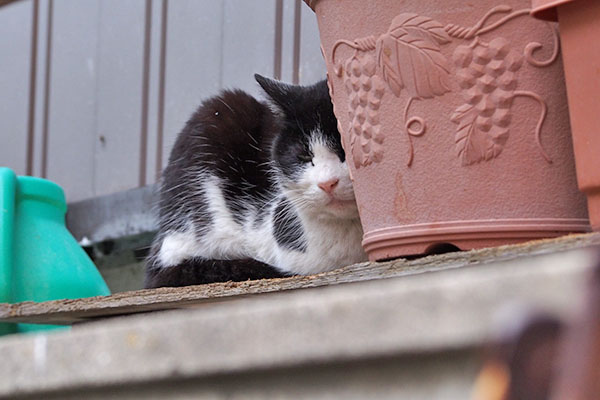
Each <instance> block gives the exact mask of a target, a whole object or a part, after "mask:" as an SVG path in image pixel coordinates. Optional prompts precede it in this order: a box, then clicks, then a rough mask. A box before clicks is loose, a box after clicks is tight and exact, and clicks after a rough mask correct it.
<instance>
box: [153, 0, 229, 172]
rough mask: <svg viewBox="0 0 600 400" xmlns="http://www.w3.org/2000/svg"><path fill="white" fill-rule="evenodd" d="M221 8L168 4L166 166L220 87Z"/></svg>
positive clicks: (204, 1)
mask: <svg viewBox="0 0 600 400" xmlns="http://www.w3.org/2000/svg"><path fill="white" fill-rule="evenodd" d="M222 6H223V3H222V1H214V0H176V1H169V10H168V19H167V21H168V22H167V26H168V29H167V42H166V46H167V53H166V54H167V64H166V76H165V110H164V127H163V132H164V140H163V149H164V150H163V153H162V163H163V166H165V165H166V164H167V161H168V157H169V152H170V149H171V147H172V146H173V142H174V141H175V138H176V137H177V134H178V133H179V131H180V130H181V128H183V125H184V124H185V122H186V121H187V120H188V118H189V117H190V115H191V114H192V112H193V111H194V110H195V109H196V107H198V105H199V104H200V102H201V101H202V99H204V98H206V97H208V96H212V95H214V94H216V93H217V92H218V90H219V88H220V76H221V43H222V32H221V21H222V20H223V7H222Z"/></svg>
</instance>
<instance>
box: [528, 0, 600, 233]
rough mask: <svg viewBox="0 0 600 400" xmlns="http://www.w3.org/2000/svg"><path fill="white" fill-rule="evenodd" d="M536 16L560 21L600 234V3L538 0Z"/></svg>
mask: <svg viewBox="0 0 600 400" xmlns="http://www.w3.org/2000/svg"><path fill="white" fill-rule="evenodd" d="M532 6H533V7H532V8H533V10H532V11H533V14H534V15H535V16H536V17H539V18H545V19H550V20H556V19H557V17H558V21H559V24H560V40H561V47H562V53H563V64H564V68H565V80H566V83H567V94H568V99H569V114H570V117H571V128H572V135H573V147H574V150H575V162H576V166H577V180H578V182H579V189H580V190H581V191H582V192H584V193H585V194H586V195H587V201H588V211H589V216H590V222H591V224H592V227H593V228H594V230H600V112H599V109H598V100H599V99H600V42H599V41H598V39H599V38H600V1H598V0H533V1H532Z"/></svg>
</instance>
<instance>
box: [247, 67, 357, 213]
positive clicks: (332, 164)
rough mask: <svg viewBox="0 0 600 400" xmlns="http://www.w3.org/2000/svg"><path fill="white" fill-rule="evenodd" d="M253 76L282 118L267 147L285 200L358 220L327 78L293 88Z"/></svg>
mask: <svg viewBox="0 0 600 400" xmlns="http://www.w3.org/2000/svg"><path fill="white" fill-rule="evenodd" d="M255 78H256V80H257V82H258V83H259V84H260V86H261V87H262V88H263V89H264V91H265V92H266V94H267V95H268V96H269V98H270V100H271V102H272V104H273V105H274V106H275V107H276V108H277V109H278V110H279V112H280V114H281V117H282V118H281V120H282V129H281V132H280V133H279V134H278V135H277V137H276V138H275V140H274V142H273V147H272V149H271V151H272V157H273V161H274V168H275V170H276V175H277V179H278V181H279V184H280V185H281V186H282V187H283V189H284V191H285V193H286V195H287V197H288V199H290V201H292V202H293V203H294V204H295V205H296V206H297V207H299V208H300V209H302V210H304V211H306V212H308V213H314V214H317V215H318V216H321V217H324V218H344V219H353V218H358V211H357V207H356V202H355V199H354V190H353V188H352V181H351V180H350V175H349V173H348V167H347V165H346V157H345V155H344V150H343V149H342V144H341V141H340V134H339V132H338V129H337V121H336V119H335V116H334V114H333V106H332V104H331V98H330V96H329V90H328V88H327V81H325V80H323V81H321V82H318V83H316V84H315V85H312V86H296V85H289V84H285V83H282V82H278V81H275V80H272V79H268V78H265V77H262V76H260V75H255Z"/></svg>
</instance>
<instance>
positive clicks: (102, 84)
mask: <svg viewBox="0 0 600 400" xmlns="http://www.w3.org/2000/svg"><path fill="white" fill-rule="evenodd" d="M297 2H298V0H294V1H291V0H283V2H282V3H281V5H282V13H281V21H280V22H281V24H280V25H278V26H279V29H278V32H276V22H277V21H276V4H277V0H261V1H247V0H148V4H150V7H151V9H150V10H151V14H150V15H149V17H150V18H149V19H148V21H146V13H145V11H146V8H145V7H146V4H147V3H146V0H127V1H123V0H87V1H81V0H53V2H52V5H53V12H52V14H51V15H50V14H49V9H50V7H49V5H50V1H49V0H40V1H39V5H40V8H39V18H38V26H37V28H38V29H37V31H38V35H37V36H36V37H37V54H36V56H37V63H36V71H35V75H34V76H35V82H36V85H35V87H34V88H33V89H35V90H34V91H33V92H32V93H33V94H34V95H35V96H34V97H31V98H30V95H29V90H30V87H31V86H30V84H31V81H32V80H31V79H30V78H31V77H30V71H32V70H31V69H30V61H31V58H32V52H31V43H32V37H31V32H32V28H33V27H32V15H33V8H32V4H33V1H32V0H23V1H21V2H17V3H15V4H12V5H9V6H6V7H3V8H2V9H1V10H0V51H1V53H0V54H2V58H1V60H2V61H3V62H1V63H0V90H1V92H0V139H1V140H2V143H3V145H0V164H2V165H8V166H10V167H12V168H14V169H15V170H16V171H17V172H18V173H25V172H26V168H27V150H28V147H27V146H28V143H27V135H28V128H29V126H31V127H32V129H33V130H32V132H33V136H32V137H33V139H34V140H33V142H31V149H33V153H32V155H33V160H32V162H33V163H32V166H33V172H34V174H36V175H39V176H41V175H44V172H45V168H44V166H46V167H47V171H46V172H47V177H48V178H49V179H52V180H54V181H56V182H57V183H59V184H60V185H61V186H63V188H64V189H65V190H66V192H67V196H68V199H69V201H74V200H80V199H84V198H89V197H94V196H98V195H102V194H107V193H112V192H117V191H121V190H125V189H129V188H133V187H137V186H138V185H139V184H140V183H152V182H154V181H155V179H156V176H157V173H158V171H160V170H161V168H162V167H164V165H166V163H167V161H168V156H169V151H170V148H171V147H172V144H173V142H174V140H175V138H176V136H177V134H178V132H179V131H180V130H181V128H182V127H183V125H184V124H185V122H186V121H187V119H188V118H189V117H190V115H191V113H192V112H193V111H194V109H195V108H196V107H197V106H198V105H199V104H200V103H201V101H202V100H203V99H205V98H207V97H209V96H212V95H214V94H216V93H218V91H219V89H221V88H222V87H226V88H241V89H245V90H247V91H249V92H251V93H253V94H255V95H259V96H262V95H261V93H260V90H259V87H258V85H257V84H256V83H255V81H254V78H253V74H254V73H255V72H258V73H261V74H264V75H266V76H273V75H274V73H275V69H276V68H281V78H282V80H284V81H287V82H292V81H293V80H294V77H295V76H296V77H297V76H298V75H299V78H300V82H301V83H305V84H307V83H313V82H314V81H316V80H318V79H320V78H322V77H323V76H324V71H325V68H324V63H323V61H322V59H321V55H320V51H319V40H318V32H317V28H316V21H315V17H314V14H313V13H312V11H310V10H309V9H308V8H307V7H305V6H304V5H303V6H302V12H301V19H300V20H299V19H298V18H297V17H298V16H297V15H296V13H297V9H296V7H297ZM167 6H168V8H167ZM167 10H168V13H165V11H167ZM298 21H299V22H301V24H300V32H301V37H298V35H297V32H296V31H295V28H297V27H298V24H297V22H298ZM146 22H150V24H148V25H146ZM48 24H51V25H50V26H49V25H48ZM163 25H164V26H163ZM145 28H147V30H145ZM49 29H50V30H49ZM145 33H146V34H147V35H148V36H147V37H145ZM48 34H50V35H48ZM277 37H279V38H280V40H281V48H280V50H279V51H278V52H277V53H276V38H277ZM145 40H148V41H145ZM145 44H147V45H148V47H147V50H148V51H147V52H146V53H145V52H144V46H145ZM47 50H49V53H48V54H47ZM145 55H146V59H147V61H148V64H147V70H145V68H144V66H145V64H144V60H145V58H144V56H145ZM298 56H299V57H298ZM298 58H299V60H298ZM7 60H10V62H7ZM298 61H299V64H298ZM279 66H280V67H279ZM144 72H146V75H145V74H144ZM144 77H146V80H145V79H144ZM47 78H48V79H47ZM145 84H146V86H144V85H145ZM144 88H146V90H144ZM46 100H47V101H46ZM30 104H31V105H32V106H34V107H33V108H30ZM29 112H31V116H32V118H31V123H30V124H29V126H28V113H29ZM144 127H145V128H146V129H145V132H146V134H147V143H144V142H143V140H142V137H141V133H142V130H143V128H144ZM45 140H47V151H45V150H44V147H45V146H44V143H45V142H44V141H45ZM144 153H145V154H146V159H145V162H144V159H143V157H141V156H142V155H143V154H144ZM46 156H47V160H45V159H44V157H46ZM44 161H45V162H44ZM142 162H144V163H143V165H142V164H141V163H142ZM144 170H145V171H144Z"/></svg>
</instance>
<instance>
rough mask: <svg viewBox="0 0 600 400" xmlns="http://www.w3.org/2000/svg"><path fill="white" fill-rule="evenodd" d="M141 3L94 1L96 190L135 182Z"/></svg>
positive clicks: (109, 190) (141, 56) (134, 0)
mask: <svg viewBox="0 0 600 400" xmlns="http://www.w3.org/2000/svg"><path fill="white" fill-rule="evenodd" d="M145 4H146V2H145V0H127V1H123V0H101V1H100V7H101V8H100V10H101V11H100V20H99V38H98V40H99V43H98V53H97V57H98V77H97V108H96V109H97V115H96V118H97V120H96V121H97V122H96V127H97V128H96V129H97V131H96V135H97V137H96V140H97V141H98V143H97V144H96V150H95V171H94V172H95V173H94V186H95V187H94V189H95V190H94V191H95V194H96V195H102V194H107V193H114V192H117V191H120V190H125V189H130V188H132V187H136V186H137V185H138V181H139V168H140V134H141V128H142V124H141V120H142V116H141V113H142V94H143V93H142V92H143V62H144V27H145V25H144V22H145Z"/></svg>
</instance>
